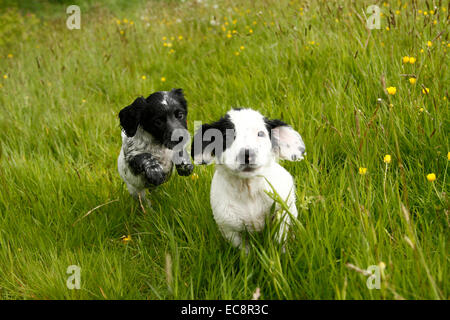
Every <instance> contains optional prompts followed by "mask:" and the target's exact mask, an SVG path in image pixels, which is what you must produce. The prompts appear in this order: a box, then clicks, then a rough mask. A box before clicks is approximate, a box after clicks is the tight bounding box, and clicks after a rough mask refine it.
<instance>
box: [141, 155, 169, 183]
mask: <svg viewBox="0 0 450 320" xmlns="http://www.w3.org/2000/svg"><path fill="white" fill-rule="evenodd" d="M145 178H146V179H147V182H148V183H150V184H151V185H153V186H159V185H160V184H163V183H164V182H165V181H166V175H165V174H164V170H163V168H162V166H161V165H160V164H159V163H158V162H157V161H152V162H151V163H148V164H147V165H146V166H145Z"/></svg>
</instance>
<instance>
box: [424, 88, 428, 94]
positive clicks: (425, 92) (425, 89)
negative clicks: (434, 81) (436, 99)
mask: <svg viewBox="0 0 450 320" xmlns="http://www.w3.org/2000/svg"><path fill="white" fill-rule="evenodd" d="M422 93H423V94H429V93H430V88H424V89H422Z"/></svg>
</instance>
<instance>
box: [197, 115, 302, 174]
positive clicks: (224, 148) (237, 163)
mask: <svg viewBox="0 0 450 320" xmlns="http://www.w3.org/2000/svg"><path fill="white" fill-rule="evenodd" d="M191 154H192V156H193V157H194V161H195V162H196V163H201V164H208V163H210V162H211V161H212V160H213V159H215V160H216V162H217V163H219V164H222V165H224V167H225V168H227V169H228V170H229V171H231V172H232V173H234V174H237V175H238V176H240V177H243V178H248V177H252V176H255V175H258V174H261V173H262V171H263V170H264V168H267V167H268V166H270V165H272V163H273V162H274V161H276V159H277V158H280V159H284V160H290V161H299V160H302V159H303V156H304V154H305V144H304V143H303V140H302V137H301V136H300V134H299V133H298V132H296V131H295V130H294V129H292V128H291V127H290V126H289V125H287V124H286V123H284V122H283V121H281V120H270V119H267V118H265V117H264V116H263V115H261V114H260V113H259V112H257V111H255V110H252V109H234V110H231V111H229V112H228V113H227V114H226V115H225V116H224V117H222V118H221V119H220V120H219V121H216V122H214V123H211V124H204V125H202V127H201V128H200V129H198V130H197V132H196V134H195V136H194V142H193V144H192V152H191Z"/></svg>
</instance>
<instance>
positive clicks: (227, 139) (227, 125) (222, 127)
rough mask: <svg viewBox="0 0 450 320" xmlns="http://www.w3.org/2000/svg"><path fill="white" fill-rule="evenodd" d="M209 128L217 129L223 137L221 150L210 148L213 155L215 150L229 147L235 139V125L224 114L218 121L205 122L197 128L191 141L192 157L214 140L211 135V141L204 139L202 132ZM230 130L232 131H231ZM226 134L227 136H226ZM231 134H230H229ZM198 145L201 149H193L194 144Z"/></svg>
mask: <svg viewBox="0 0 450 320" xmlns="http://www.w3.org/2000/svg"><path fill="white" fill-rule="evenodd" d="M209 129H217V130H219V131H220V132H221V134H222V138H223V149H222V150H212V155H213V156H214V155H215V153H216V151H220V152H222V151H225V150H226V149H227V148H229V147H230V146H231V145H232V143H233V141H234V139H235V127H234V124H233V122H232V121H231V120H230V116H229V115H228V114H226V115H225V116H223V117H222V118H220V119H219V120H218V121H216V122H213V123H211V124H208V123H205V124H204V125H202V126H201V128H200V129H198V130H197V132H196V133H195V135H194V139H193V143H192V146H191V155H192V156H193V157H195V156H197V155H198V154H199V153H200V152H201V153H203V151H204V150H205V148H206V147H207V146H208V145H210V144H211V143H213V142H214V137H212V140H211V141H205V139H204V134H205V132H206V131H207V130H209ZM231 130H232V131H231ZM227 134H228V136H227ZM231 134H232V136H231ZM196 145H200V146H201V149H199V150H195V148H194V146H196Z"/></svg>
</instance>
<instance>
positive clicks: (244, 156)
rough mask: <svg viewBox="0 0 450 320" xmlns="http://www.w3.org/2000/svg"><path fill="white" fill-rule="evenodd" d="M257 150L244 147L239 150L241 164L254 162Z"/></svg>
mask: <svg viewBox="0 0 450 320" xmlns="http://www.w3.org/2000/svg"><path fill="white" fill-rule="evenodd" d="M255 155H256V154H255V151H253V150H252V149H248V148H244V149H241V151H240V152H239V162H240V163H241V164H253V163H254V162H255Z"/></svg>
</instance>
